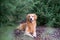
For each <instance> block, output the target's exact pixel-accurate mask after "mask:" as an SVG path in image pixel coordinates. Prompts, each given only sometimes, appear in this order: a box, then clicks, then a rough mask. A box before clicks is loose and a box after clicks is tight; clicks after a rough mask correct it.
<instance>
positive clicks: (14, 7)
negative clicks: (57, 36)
mask: <svg viewBox="0 0 60 40" xmlns="http://www.w3.org/2000/svg"><path fill="white" fill-rule="evenodd" d="M0 11H1V13H0V25H1V26H3V25H13V24H17V22H19V21H21V20H23V19H25V16H26V15H27V14H28V13H36V14H37V16H38V19H37V25H38V26H40V25H46V26H48V27H59V26H60V0H0Z"/></svg>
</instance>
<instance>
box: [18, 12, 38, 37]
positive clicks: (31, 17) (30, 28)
mask: <svg viewBox="0 0 60 40" xmlns="http://www.w3.org/2000/svg"><path fill="white" fill-rule="evenodd" d="M36 20H37V15H36V14H34V13H33V14H28V15H27V16H26V22H24V23H21V24H20V25H19V27H17V29H18V30H22V31H24V30H25V33H24V35H29V36H31V37H36Z"/></svg>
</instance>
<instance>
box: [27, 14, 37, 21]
mask: <svg viewBox="0 0 60 40" xmlns="http://www.w3.org/2000/svg"><path fill="white" fill-rule="evenodd" d="M26 19H27V20H28V21H30V22H33V21H36V19H37V15H36V14H28V15H27V17H26Z"/></svg>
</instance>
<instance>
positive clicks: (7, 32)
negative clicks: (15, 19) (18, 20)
mask: <svg viewBox="0 0 60 40" xmlns="http://www.w3.org/2000/svg"><path fill="white" fill-rule="evenodd" d="M16 27H17V26H16V25H15V26H4V27H0V40H13V30H14V29H15V28H16Z"/></svg>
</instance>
